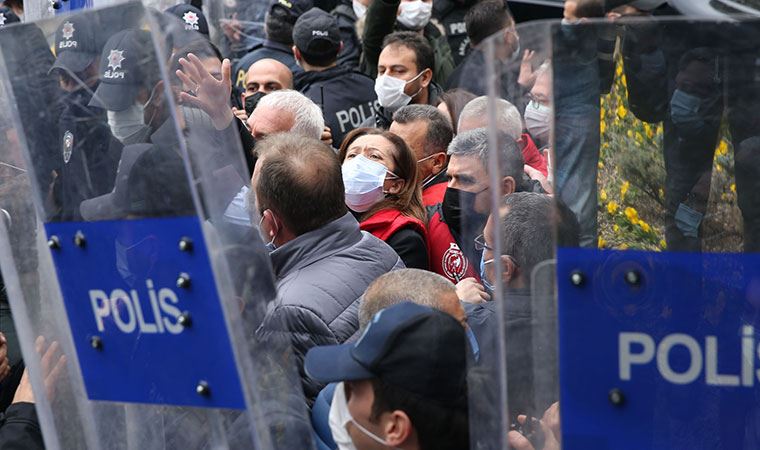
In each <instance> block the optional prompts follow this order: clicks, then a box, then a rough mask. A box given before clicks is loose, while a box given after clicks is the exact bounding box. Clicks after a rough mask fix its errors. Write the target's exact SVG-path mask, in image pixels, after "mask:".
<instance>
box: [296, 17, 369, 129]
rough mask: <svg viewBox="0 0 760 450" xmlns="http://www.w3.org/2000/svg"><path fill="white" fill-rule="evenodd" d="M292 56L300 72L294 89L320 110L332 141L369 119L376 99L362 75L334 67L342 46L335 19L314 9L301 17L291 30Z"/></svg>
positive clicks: (367, 79)
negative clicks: (319, 107)
mask: <svg viewBox="0 0 760 450" xmlns="http://www.w3.org/2000/svg"><path fill="white" fill-rule="evenodd" d="M293 42H294V45H293V53H294V54H295V57H296V61H298V64H299V65H300V66H301V67H302V68H303V70H304V71H303V72H301V73H298V74H297V75H296V76H295V88H296V89H297V90H298V91H300V92H302V93H303V94H304V95H305V96H306V97H308V98H309V99H311V101H313V102H314V103H316V104H318V105H320V106H321V108H322V114H323V115H324V118H325V122H326V123H327V126H328V127H330V130H331V131H332V138H333V139H334V140H335V142H343V138H344V136H345V135H346V134H348V133H349V132H350V131H352V130H353V129H355V128H357V127H359V126H360V125H361V124H362V122H364V121H365V120H367V119H368V118H370V117H371V116H372V113H373V111H374V110H375V107H376V100H377V96H376V95H375V92H374V90H373V86H374V83H373V81H372V79H371V78H369V77H367V76H366V75H364V74H363V73H360V72H355V71H353V70H352V69H351V68H350V67H348V66H340V65H338V61H337V57H338V52H339V51H340V49H341V47H342V46H343V44H342V42H341V40H340V32H339V30H338V23H337V21H336V20H335V17H333V16H332V15H330V14H328V13H326V12H324V11H322V10H321V9H318V8H312V9H310V10H309V11H307V12H306V13H305V14H304V15H302V16H301V17H300V18H299V19H298V21H297V22H296V25H295V27H294V28H293Z"/></svg>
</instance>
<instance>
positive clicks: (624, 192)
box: [597, 55, 741, 251]
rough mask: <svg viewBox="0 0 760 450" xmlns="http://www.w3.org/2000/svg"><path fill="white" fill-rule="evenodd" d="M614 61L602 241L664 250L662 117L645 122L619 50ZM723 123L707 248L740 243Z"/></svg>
mask: <svg viewBox="0 0 760 450" xmlns="http://www.w3.org/2000/svg"><path fill="white" fill-rule="evenodd" d="M616 61H617V62H616V68H615V74H616V77H615V82H614V84H613V86H612V90H611V92H610V93H609V94H607V95H603V96H602V98H601V101H600V115H599V117H600V124H599V131H600V133H601V141H600V142H601V148H600V152H599V165H598V166H599V170H598V172H597V173H598V175H597V177H598V185H599V192H598V196H597V199H598V202H599V209H598V223H599V238H598V246H599V247H600V248H616V249H627V248H635V249H645V250H664V249H666V248H667V244H666V242H665V227H664V221H665V220H664V219H665V190H664V188H665V177H666V172H665V164H664V161H663V151H662V145H663V127H662V123H646V122H642V121H640V120H639V119H638V118H636V116H635V115H634V114H633V113H631V112H630V111H629V106H628V93H627V85H626V80H625V74H624V73H623V62H622V58H621V57H620V55H617V57H616ZM723 128H724V129H723V130H722V132H721V136H722V137H721V139H720V141H719V142H718V144H717V146H716V150H715V160H714V166H713V169H714V170H713V173H712V177H713V178H712V184H711V193H710V200H709V202H708V213H707V214H706V215H705V219H704V221H703V235H704V236H705V241H704V246H705V250H708V251H727V250H734V251H735V250H738V247H739V245H740V243H741V215H740V214H739V211H738V208H737V206H736V185H735V182H734V179H733V178H734V177H733V173H734V170H733V146H732V144H731V141H730V136H729V133H728V132H727V130H726V129H725V128H727V127H725V126H724V127H723Z"/></svg>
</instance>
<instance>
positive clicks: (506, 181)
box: [428, 128, 525, 299]
mask: <svg viewBox="0 0 760 450" xmlns="http://www.w3.org/2000/svg"><path fill="white" fill-rule="evenodd" d="M488 141H489V136H488V131H487V130H486V129H484V128H479V129H477V130H472V131H467V132H464V133H460V134H458V135H457V137H455V138H454V140H453V141H452V142H451V145H449V151H448V153H449V167H448V169H447V170H448V177H449V184H448V187H447V188H446V193H445V195H444V199H443V202H442V203H441V206H440V207H439V208H438V209H437V210H436V214H434V215H433V217H431V219H430V220H429V221H428V230H429V235H430V237H429V240H430V260H431V262H436V261H440V263H441V266H437V267H434V270H435V271H436V272H437V273H440V274H441V275H443V276H446V277H447V278H449V279H450V280H452V281H454V282H455V283H458V284H459V283H460V282H463V285H462V286H458V288H459V289H460V290H461V289H463V288H464V287H466V286H467V285H471V286H470V287H475V288H477V289H478V291H479V296H481V297H483V298H484V299H487V298H486V297H487V293H486V292H484V291H483V289H482V288H481V287H480V286H479V284H478V283H477V281H478V278H477V275H476V276H472V275H471V273H472V272H475V273H477V269H478V263H479V262H480V257H481V249H480V248H478V246H477V245H476V244H475V238H476V237H477V236H478V235H479V234H480V233H482V232H483V227H484V226H485V223H486V220H487V219H488V215H489V214H490V212H491V196H492V195H494V193H493V191H492V190H494V189H495V190H496V191H497V195H499V196H501V197H503V196H506V195H509V194H511V193H513V192H517V191H521V190H522V189H523V188H524V186H525V183H524V182H523V178H522V170H523V158H522V153H521V152H520V150H519V149H518V147H517V144H516V143H515V141H514V140H513V139H512V138H511V137H510V136H507V135H506V134H503V133H502V134H499V135H498V136H497V145H498V147H497V148H498V151H497V152H496V156H497V158H498V161H499V176H500V181H501V182H500V184H499V185H498V186H492V185H491V183H490V181H489V172H490V167H491V165H490V164H489V145H488ZM433 227H435V230H433V229H431V228H433ZM452 244H455V245H456V247H453V246H452ZM459 251H461V253H462V254H463V255H461V256H460V255H459V254H455V255H451V253H455V252H459ZM439 270H440V272H439ZM465 275H466V276H465ZM460 298H462V297H460Z"/></svg>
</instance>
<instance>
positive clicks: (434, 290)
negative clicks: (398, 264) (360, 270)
mask: <svg viewBox="0 0 760 450" xmlns="http://www.w3.org/2000/svg"><path fill="white" fill-rule="evenodd" d="M450 293H454V295H456V287H455V286H454V284H453V283H451V282H450V281H449V280H447V279H446V278H444V277H442V276H441V275H438V274H437V273H433V272H428V271H427V270H420V269H400V270H394V271H393V272H388V273H386V274H384V275H382V276H380V277H378V278H377V279H376V280H375V281H373V282H372V284H370V285H369V287H368V288H367V291H366V292H365V293H364V296H363V297H362V301H361V303H360V304H359V327H360V328H361V329H364V328H365V327H366V326H367V324H368V323H369V322H370V320H372V317H374V316H375V314H377V313H378V311H380V310H382V309H385V308H388V307H391V306H393V305H397V304H399V303H401V302H412V303H416V304H418V305H423V306H429V307H431V308H435V309H444V308H445V305H443V304H442V303H441V300H440V299H441V298H442V297H443V296H445V295H446V294H450Z"/></svg>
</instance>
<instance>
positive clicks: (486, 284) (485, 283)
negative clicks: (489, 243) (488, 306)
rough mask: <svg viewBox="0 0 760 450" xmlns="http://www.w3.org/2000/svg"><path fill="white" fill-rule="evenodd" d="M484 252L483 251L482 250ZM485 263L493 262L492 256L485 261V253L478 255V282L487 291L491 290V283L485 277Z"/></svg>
mask: <svg viewBox="0 0 760 450" xmlns="http://www.w3.org/2000/svg"><path fill="white" fill-rule="evenodd" d="M484 253H485V252H484ZM486 264H493V258H492V259H489V260H488V261H486V259H485V255H484V254H481V256H480V282H481V283H482V284H483V287H484V288H486V290H487V291H488V292H493V285H492V284H491V283H490V282H489V281H488V278H487V277H486Z"/></svg>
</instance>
